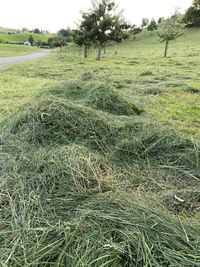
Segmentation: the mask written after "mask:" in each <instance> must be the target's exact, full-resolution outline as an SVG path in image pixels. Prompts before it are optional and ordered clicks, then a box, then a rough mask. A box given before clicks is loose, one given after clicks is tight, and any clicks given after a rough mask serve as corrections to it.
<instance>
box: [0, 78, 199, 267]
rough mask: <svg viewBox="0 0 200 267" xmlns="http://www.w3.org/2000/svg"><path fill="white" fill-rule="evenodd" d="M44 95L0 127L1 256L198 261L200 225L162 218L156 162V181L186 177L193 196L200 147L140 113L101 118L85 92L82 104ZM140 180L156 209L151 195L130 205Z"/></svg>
mask: <svg viewBox="0 0 200 267" xmlns="http://www.w3.org/2000/svg"><path fill="white" fill-rule="evenodd" d="M69 84H70V83H69ZM69 84H68V85H67V88H68V89H67V90H70V88H71V85H70V86H69ZM62 86H63V89H62V90H65V89H66V85H64V84H62V85H61V87H60V90H61V88H62ZM90 86H91V84H90ZM90 86H89V88H90ZM72 88H75V90H78V91H79V89H80V88H79V87H78V89H77V86H76V83H75V86H74V82H73V86H72ZM81 88H82V87H81ZM97 88H99V87H96V88H95V90H97ZM106 88H109V87H106ZM100 89H101V87H100ZM55 90H57V89H55ZM72 91H73V90H72ZM52 92H53V91H52V89H51V90H50V92H49V94H51V93H52ZM91 92H92V91H90V92H89V93H90V94H89V96H90V97H91V95H92V94H91ZM111 92H113V91H111ZM54 93H55V91H54ZM49 94H46V93H45V95H44V96H41V97H40V98H39V99H38V100H37V101H36V102H34V103H33V104H32V105H31V106H30V107H28V108H26V109H25V110H22V111H21V113H20V114H18V116H16V117H15V118H13V120H12V122H10V123H9V124H7V127H5V130H4V131H3V132H2V133H1V154H0V155H1V156H0V166H1V167H0V175H1V182H0V195H1V199H0V201H1V202H0V203H1V209H0V215H1V216H0V218H1V221H0V247H1V249H0V250H1V251H0V252H1V261H0V263H1V264H3V266H13V267H18V266H72V267H73V266H74V267H75V266H76V267H78V266H91V267H99V266H107V267H110V266H113V267H115V266H116V267H118V266H121V267H124V266H127V267H128V266H129V267H131V266H138V267H143V266H152V267H154V266H188V267H190V266H200V259H199V251H200V240H199V235H200V232H199V229H200V228H199V225H198V224H195V223H193V222H191V223H190V222H188V221H187V220H185V219H184V218H176V217H175V216H174V218H173V217H172V216H171V214H170V213H169V212H168V211H167V209H169V210H172V209H171V207H170V205H172V206H173V200H174V199H173V198H172V201H171V202H170V200H169V199H170V198H169V197H167V196H168V195H167V191H166V190H165V189H163V188H162V187H161V186H160V185H161V184H162V186H163V187H164V186H165V185H164V183H163V180H161V179H160V177H159V176H160V174H161V171H160V170H161V169H162V167H163V169H164V174H163V175H164V176H165V179H166V180H170V179H171V180H175V179H176V183H177V184H178V181H177V180H178V179H180V181H179V184H180V185H181V186H183V180H184V179H188V180H189V181H186V182H187V185H191V184H192V183H191V181H190V180H191V179H192V178H191V177H193V180H194V182H195V183H196V184H192V186H193V189H192V187H190V190H191V192H193V193H195V195H197V192H198V188H197V186H196V185H197V184H198V183H197V180H198V179H199V173H198V170H199V153H200V149H199V144H198V143H194V142H192V141H190V140H187V139H184V138H182V137H181V136H179V135H178V134H177V133H175V132H172V133H168V132H166V131H165V130H161V129H160V127H159V125H157V124H154V123H150V122H149V121H148V122H147V121H146V120H145V118H143V117H142V116H143V115H140V116H132V120H131V122H130V117H128V116H127V117H123V118H122V117H121V116H117V115H111V114H110V115H109V116H108V118H107V117H106V115H105V113H104V112H102V111H98V110H97V109H92V108H88V107H86V106H85V105H84V104H83V103H84V102H85V94H86V95H87V96H88V91H87V90H86V93H85V94H84V96H83V99H82V104H80V103H78V102H77V101H73V102H72V101H71V102H70V101H69V100H67V99H66V98H58V97H55V96H49ZM81 94H82V93H81V92H80V95H81ZM107 95H108V98H109V94H107V91H106V92H105V95H104V97H105V98H106V96H107ZM126 103H127V102H126ZM113 119H115V120H119V121H120V122H121V123H120V126H119V125H118V124H116V122H115V121H114V120H113ZM158 166H159V168H158ZM150 170H151V171H150ZM140 175H141V177H140ZM184 175H185V176H184ZM145 176H146V177H145ZM144 179H146V183H147V184H148V186H147V187H146V189H145V192H146V194H147V196H148V195H149V196H150V195H151V194H153V192H154V190H157V191H159V193H160V196H161V199H160V203H166V205H165V207H166V208H165V210H164V209H163V208H162V209H161V208H159V207H157V208H152V206H153V205H155V200H154V199H153V198H149V199H148V201H145V199H143V200H142V201H140V203H139V201H138V199H139V196H138V195H137V193H135V190H137V188H139V187H140V186H144V187H145V184H144ZM168 182H169V181H168ZM150 184H151V186H149V185H150ZM166 184H167V183H166ZM171 184H173V181H172V182H171ZM161 188H162V189H161ZM152 189H153V190H152ZM170 192H171V191H170ZM169 195H170V194H169ZM147 198H148V197H147ZM156 201H158V200H156ZM195 201H196V199H195ZM147 202H148V204H147ZM169 203H170V204H169ZM190 203H192V200H190ZM188 211H189V210H188ZM173 212H175V213H176V212H177V211H176V210H173ZM195 212H196V210H195Z"/></svg>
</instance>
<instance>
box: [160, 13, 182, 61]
mask: <svg viewBox="0 0 200 267" xmlns="http://www.w3.org/2000/svg"><path fill="white" fill-rule="evenodd" d="M181 27H182V26H181V24H180V22H179V21H178V16H177V14H175V15H173V16H172V17H171V18H169V19H166V20H165V21H164V22H162V25H161V26H160V29H159V31H158V32H157V35H158V36H159V37H160V40H161V42H164V43H165V52H164V57H166V56H167V52H168V45H169V42H170V41H173V40H176V39H177V38H179V37H180V36H182V35H183V33H182V31H181Z"/></svg>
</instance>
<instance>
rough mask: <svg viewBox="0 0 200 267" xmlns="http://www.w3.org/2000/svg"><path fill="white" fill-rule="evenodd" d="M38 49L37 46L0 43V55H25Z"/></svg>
mask: <svg viewBox="0 0 200 267" xmlns="http://www.w3.org/2000/svg"><path fill="white" fill-rule="evenodd" d="M39 50H40V49H39V48H37V47H28V46H25V45H14V44H12V45H11V44H0V57H12V56H17V55H25V54H30V53H32V52H35V51H39Z"/></svg>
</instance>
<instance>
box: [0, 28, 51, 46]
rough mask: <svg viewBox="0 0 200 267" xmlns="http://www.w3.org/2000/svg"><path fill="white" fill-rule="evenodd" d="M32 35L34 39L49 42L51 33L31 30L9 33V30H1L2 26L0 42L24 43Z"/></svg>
mask: <svg viewBox="0 0 200 267" xmlns="http://www.w3.org/2000/svg"><path fill="white" fill-rule="evenodd" d="M30 35H32V36H33V39H34V41H42V42H47V40H48V38H49V37H50V35H48V34H35V33H30V32H27V33H26V32H25V33H14V34H10V35H9V34H8V33H7V32H4V31H1V28H0V43H9V44H23V43H24V42H25V41H27V40H28V38H29V36H30Z"/></svg>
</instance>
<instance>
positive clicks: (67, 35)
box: [58, 27, 72, 37]
mask: <svg viewBox="0 0 200 267" xmlns="http://www.w3.org/2000/svg"><path fill="white" fill-rule="evenodd" d="M58 32H59V33H60V34H61V35H62V36H64V37H69V36H70V35H71V33H72V31H71V29H70V28H69V27H68V28H67V29H66V30H65V29H60V30H59V31H58Z"/></svg>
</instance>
